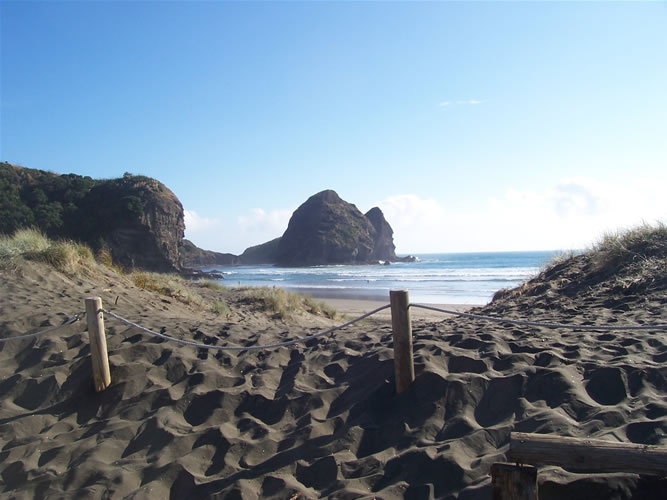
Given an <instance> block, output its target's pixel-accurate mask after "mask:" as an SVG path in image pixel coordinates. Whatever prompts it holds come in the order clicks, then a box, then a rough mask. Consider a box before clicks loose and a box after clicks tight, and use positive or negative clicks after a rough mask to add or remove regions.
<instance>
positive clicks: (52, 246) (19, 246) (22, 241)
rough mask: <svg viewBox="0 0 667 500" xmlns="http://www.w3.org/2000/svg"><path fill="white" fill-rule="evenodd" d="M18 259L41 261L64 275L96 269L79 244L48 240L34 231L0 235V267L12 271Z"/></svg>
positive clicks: (89, 253)
mask: <svg viewBox="0 0 667 500" xmlns="http://www.w3.org/2000/svg"><path fill="white" fill-rule="evenodd" d="M22 260H30V261H35V262H43V263H45V264H48V265H49V266H51V267H53V268H54V269H56V270H57V271H60V272H62V273H64V274H68V275H74V274H77V273H79V272H92V271H94V269H95V266H96V262H95V258H94V257H93V252H92V251H91V250H90V248H89V247H87V246H86V245H82V244H81V243H76V242H73V241H67V240H59V241H53V240H49V239H48V238H47V237H46V236H44V234H43V233H41V232H40V231H38V230H36V229H21V230H19V231H17V232H16V233H14V235H13V236H4V235H2V236H0V268H3V269H15V270H16V269H18V268H19V267H20V263H21V261H22Z"/></svg>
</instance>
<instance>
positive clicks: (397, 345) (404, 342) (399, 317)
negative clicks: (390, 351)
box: [389, 290, 415, 394]
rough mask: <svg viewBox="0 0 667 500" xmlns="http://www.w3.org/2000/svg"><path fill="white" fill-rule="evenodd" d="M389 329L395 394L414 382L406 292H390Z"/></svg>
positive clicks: (410, 329) (410, 323)
mask: <svg viewBox="0 0 667 500" xmlns="http://www.w3.org/2000/svg"><path fill="white" fill-rule="evenodd" d="M389 302H390V304H391V329H392V334H393V338H394V370H395V373H396V392H397V393H398V394H400V393H401V392H403V391H405V390H406V389H407V388H408V387H410V384H412V382H413V381H414V380H415V366H414V363H413V360H412V321H411V319H410V309H409V305H410V299H409V298H408V291H407V290H391V291H390V292H389Z"/></svg>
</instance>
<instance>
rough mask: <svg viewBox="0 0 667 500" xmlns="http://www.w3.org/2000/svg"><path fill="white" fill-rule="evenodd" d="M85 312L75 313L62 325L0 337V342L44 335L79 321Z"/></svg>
mask: <svg viewBox="0 0 667 500" xmlns="http://www.w3.org/2000/svg"><path fill="white" fill-rule="evenodd" d="M85 314H86V313H85V312H82V313H79V314H75V315H74V316H72V317H71V318H69V319H68V320H67V321H65V322H64V323H63V324H62V325H58V326H54V327H51V328H47V329H46V330H41V331H39V332H35V333H28V334H26V335H19V336H17V337H8V338H4V339H0V342H7V341H8V340H21V339H28V338H30V337H38V336H40V335H45V334H47V333H51V332H55V331H56V330H60V329H61V328H65V327H66V326H68V325H71V324H72V323H74V322H75V321H79V320H80V319H81V318H83V316H84V315H85Z"/></svg>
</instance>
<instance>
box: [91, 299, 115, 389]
mask: <svg viewBox="0 0 667 500" xmlns="http://www.w3.org/2000/svg"><path fill="white" fill-rule="evenodd" d="M86 320H87V322H88V335H89V337H90V359H91V361H92V363H93V379H94V381H95V390H96V391H97V392H101V391H103V390H104V389H106V388H107V387H109V386H110V385H111V371H110V370H109V356H108V354H107V338H106V335H105V334H104V317H103V316H102V299H101V298H99V297H88V298H86Z"/></svg>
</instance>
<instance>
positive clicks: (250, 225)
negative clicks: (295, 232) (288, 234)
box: [238, 208, 293, 238]
mask: <svg viewBox="0 0 667 500" xmlns="http://www.w3.org/2000/svg"><path fill="white" fill-rule="evenodd" d="M292 212H293V211H292V210H289V209H284V210H271V211H269V212H267V211H266V210H264V209H263V208H254V209H253V210H252V212H251V213H250V214H249V215H240V216H239V217H238V225H239V228H240V229H241V231H244V232H246V233H262V234H266V235H267V236H268V235H272V236H270V238H276V237H277V236H280V235H281V234H282V233H283V232H285V229H287V224H288V222H289V219H290V217H291V216H292Z"/></svg>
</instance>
